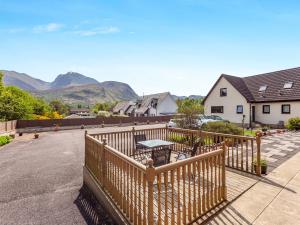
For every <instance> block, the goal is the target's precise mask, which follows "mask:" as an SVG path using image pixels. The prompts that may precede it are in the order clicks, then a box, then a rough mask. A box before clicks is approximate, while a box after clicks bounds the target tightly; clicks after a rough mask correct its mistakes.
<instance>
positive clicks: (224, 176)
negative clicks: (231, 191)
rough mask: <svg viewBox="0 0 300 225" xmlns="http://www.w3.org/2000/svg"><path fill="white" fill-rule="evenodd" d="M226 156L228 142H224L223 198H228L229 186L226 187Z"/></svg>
mask: <svg viewBox="0 0 300 225" xmlns="http://www.w3.org/2000/svg"><path fill="white" fill-rule="evenodd" d="M225 158H226V142H223V153H222V191H223V193H222V194H223V198H224V200H227V187H226V169H225V162H226V160H225Z"/></svg>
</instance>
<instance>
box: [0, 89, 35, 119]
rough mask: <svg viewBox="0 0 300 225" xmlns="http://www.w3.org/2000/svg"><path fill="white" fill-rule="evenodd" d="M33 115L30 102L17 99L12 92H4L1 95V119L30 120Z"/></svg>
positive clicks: (20, 98)
mask: <svg viewBox="0 0 300 225" xmlns="http://www.w3.org/2000/svg"><path fill="white" fill-rule="evenodd" d="M32 113H33V109H32V106H31V105H30V104H29V102H28V101H27V100H26V99H24V98H22V97H17V96H16V95H14V93H12V92H11V91H10V90H3V91H2V93H1V95H0V118H1V119H4V120H16V119H30V115H31V114H32Z"/></svg>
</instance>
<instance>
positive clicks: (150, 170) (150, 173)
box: [146, 159, 155, 225]
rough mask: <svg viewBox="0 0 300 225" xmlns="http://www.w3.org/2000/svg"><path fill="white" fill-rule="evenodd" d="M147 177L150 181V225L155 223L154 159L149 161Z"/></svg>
mask: <svg viewBox="0 0 300 225" xmlns="http://www.w3.org/2000/svg"><path fill="white" fill-rule="evenodd" d="M147 164H148V166H147V169H146V179H147V183H148V225H153V224H154V210H153V206H154V201H153V182H154V177H155V168H154V167H153V160H152V159H149V160H148V161H147Z"/></svg>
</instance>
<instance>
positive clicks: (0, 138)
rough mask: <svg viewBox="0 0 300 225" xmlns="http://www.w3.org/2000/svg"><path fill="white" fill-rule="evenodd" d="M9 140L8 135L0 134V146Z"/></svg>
mask: <svg viewBox="0 0 300 225" xmlns="http://www.w3.org/2000/svg"><path fill="white" fill-rule="evenodd" d="M10 141H11V137H10V136H0V146H2V145H6V144H8V143H9V142H10Z"/></svg>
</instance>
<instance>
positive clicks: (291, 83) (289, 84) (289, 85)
mask: <svg viewBox="0 0 300 225" xmlns="http://www.w3.org/2000/svg"><path fill="white" fill-rule="evenodd" d="M293 84H294V83H293V82H286V83H285V84H284V85H283V88H284V89H290V88H292V87H293Z"/></svg>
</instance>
